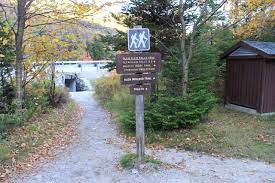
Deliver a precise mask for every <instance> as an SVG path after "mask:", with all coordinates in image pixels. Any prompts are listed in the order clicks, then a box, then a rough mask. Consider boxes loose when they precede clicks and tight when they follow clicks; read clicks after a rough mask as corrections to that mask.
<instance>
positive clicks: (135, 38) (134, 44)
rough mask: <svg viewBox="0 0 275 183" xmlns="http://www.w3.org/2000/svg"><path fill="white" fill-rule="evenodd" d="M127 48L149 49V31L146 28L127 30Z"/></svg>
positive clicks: (132, 49) (134, 49)
mask: <svg viewBox="0 0 275 183" xmlns="http://www.w3.org/2000/svg"><path fill="white" fill-rule="evenodd" d="M128 50H129V51H149V50H150V31H149V29H148V28H133V29H129V30H128Z"/></svg>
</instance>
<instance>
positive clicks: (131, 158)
mask: <svg viewBox="0 0 275 183" xmlns="http://www.w3.org/2000/svg"><path fill="white" fill-rule="evenodd" d="M136 157H137V155H136V154H134V153H128V154H125V155H123V156H122V157H121V159H120V162H119V165H120V166H121V167H122V168H134V166H135V162H136ZM144 162H145V163H151V164H155V165H161V164H163V162H162V161H160V160H158V159H155V158H153V157H151V156H145V159H144Z"/></svg>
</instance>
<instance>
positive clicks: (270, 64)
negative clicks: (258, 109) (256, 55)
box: [262, 59, 275, 113]
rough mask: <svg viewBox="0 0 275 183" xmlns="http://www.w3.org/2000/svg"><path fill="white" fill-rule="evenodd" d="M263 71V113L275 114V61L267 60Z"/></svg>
mask: <svg viewBox="0 0 275 183" xmlns="http://www.w3.org/2000/svg"><path fill="white" fill-rule="evenodd" d="M263 71H264V78H263V99H262V101H263V106H262V112H263V113H270V112H275V60H274V59H273V60H271V59H269V60H268V59H267V60H266V62H265V66H264V70H263Z"/></svg>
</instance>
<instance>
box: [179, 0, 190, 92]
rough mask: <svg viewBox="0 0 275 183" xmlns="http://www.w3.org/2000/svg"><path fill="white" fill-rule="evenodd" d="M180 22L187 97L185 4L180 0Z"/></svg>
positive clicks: (183, 80) (187, 65)
mask: <svg viewBox="0 0 275 183" xmlns="http://www.w3.org/2000/svg"><path fill="white" fill-rule="evenodd" d="M179 3H180V22H181V36H180V55H181V63H182V95H183V96H184V95H186V92H187V84H188V67H189V64H188V60H187V56H186V21H185V19H184V2H183V0H180V2H179Z"/></svg>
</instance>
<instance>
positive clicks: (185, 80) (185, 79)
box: [182, 62, 189, 95]
mask: <svg viewBox="0 0 275 183" xmlns="http://www.w3.org/2000/svg"><path fill="white" fill-rule="evenodd" d="M188 74H189V64H188V62H186V63H185V64H184V65H183V66H182V75H183V76H182V95H186V93H187V86H188Z"/></svg>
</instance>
